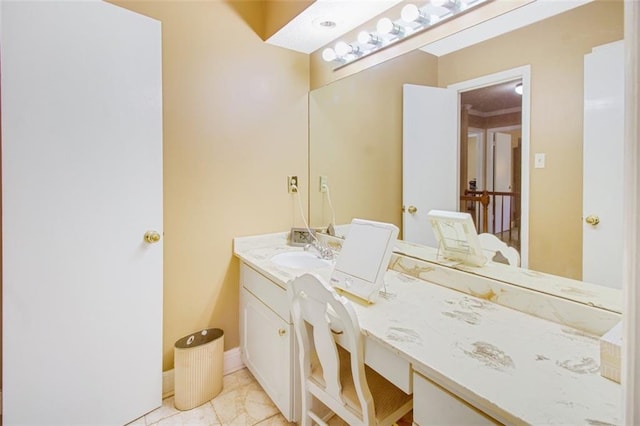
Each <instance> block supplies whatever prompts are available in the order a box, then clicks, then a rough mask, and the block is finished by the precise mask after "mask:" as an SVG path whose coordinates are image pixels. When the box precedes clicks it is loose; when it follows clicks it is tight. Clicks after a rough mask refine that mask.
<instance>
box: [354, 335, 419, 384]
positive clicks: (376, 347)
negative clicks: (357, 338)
mask: <svg viewBox="0 0 640 426" xmlns="http://www.w3.org/2000/svg"><path fill="white" fill-rule="evenodd" d="M364 345H365V347H364V362H365V363H366V364H367V365H368V366H369V367H371V368H373V369H374V370H376V371H377V372H378V373H380V374H381V375H382V376H384V377H385V378H386V379H387V380H389V381H390V382H391V383H393V384H394V385H396V386H397V387H398V388H400V389H401V390H402V391H403V392H404V393H406V394H409V395H411V392H413V386H412V384H411V363H409V361H407V360H405V359H404V358H401V357H399V356H398V355H397V354H396V353H394V352H393V350H391V349H389V348H386V347H384V346H382V345H381V344H380V343H378V342H376V341H375V340H373V339H371V338H369V337H367V338H365V341H364Z"/></svg>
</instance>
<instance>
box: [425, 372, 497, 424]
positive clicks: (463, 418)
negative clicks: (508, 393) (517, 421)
mask: <svg viewBox="0 0 640 426" xmlns="http://www.w3.org/2000/svg"><path fill="white" fill-rule="evenodd" d="M413 423H414V424H415V425H419V426H428V425H456V426H470V425H499V424H500V423H498V422H497V421H495V420H493V419H492V418H490V417H488V416H487V415H486V414H484V413H483V412H481V411H479V410H478V409H477V408H475V407H473V406H472V405H469V404H468V403H467V402H465V401H463V400H462V399H460V398H458V397H457V396H455V395H453V394H452V393H450V392H448V391H447V390H445V389H443V388H441V387H440V386H438V385H437V384H435V383H433V382H432V381H431V380H429V379H426V378H425V377H423V376H422V375H420V374H418V373H415V372H414V373H413Z"/></svg>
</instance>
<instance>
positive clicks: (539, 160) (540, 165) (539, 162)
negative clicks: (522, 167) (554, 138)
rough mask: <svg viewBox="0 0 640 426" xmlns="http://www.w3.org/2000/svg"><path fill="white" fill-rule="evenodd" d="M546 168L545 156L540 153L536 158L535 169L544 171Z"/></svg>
mask: <svg viewBox="0 0 640 426" xmlns="http://www.w3.org/2000/svg"><path fill="white" fill-rule="evenodd" d="M544 166H545V154H544V153H541V152H538V153H536V155H535V157H534V167H535V168H536V169H544Z"/></svg>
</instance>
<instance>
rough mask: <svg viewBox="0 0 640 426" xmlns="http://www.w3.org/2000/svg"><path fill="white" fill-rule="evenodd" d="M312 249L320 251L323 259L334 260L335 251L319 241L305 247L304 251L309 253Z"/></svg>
mask: <svg viewBox="0 0 640 426" xmlns="http://www.w3.org/2000/svg"><path fill="white" fill-rule="evenodd" d="M312 247H313V248H314V249H316V250H317V251H318V253H319V254H320V258H321V259H325V260H333V250H331V247H329V246H327V245H324V244H322V243H321V242H320V241H318V240H313V241H312V242H311V244H307V245H306V246H304V250H305V251H309V250H310V249H311V248H312Z"/></svg>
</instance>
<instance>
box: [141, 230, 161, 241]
mask: <svg viewBox="0 0 640 426" xmlns="http://www.w3.org/2000/svg"><path fill="white" fill-rule="evenodd" d="M144 241H145V242H146V243H149V244H153V243H157V242H158V241H160V234H159V233H157V232H156V231H147V232H145V233H144Z"/></svg>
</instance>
